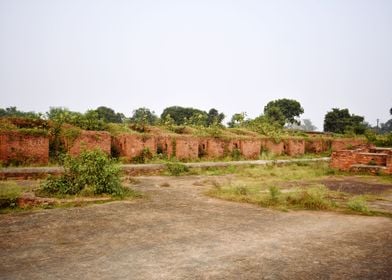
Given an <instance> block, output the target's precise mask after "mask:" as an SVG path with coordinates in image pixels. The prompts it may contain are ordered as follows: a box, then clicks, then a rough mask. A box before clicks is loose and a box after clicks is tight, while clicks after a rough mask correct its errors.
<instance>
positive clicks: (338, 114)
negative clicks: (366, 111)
mask: <svg viewBox="0 0 392 280" xmlns="http://www.w3.org/2000/svg"><path fill="white" fill-rule="evenodd" d="M324 131H325V132H334V133H342V134H343V133H354V134H364V133H365V131H366V124H365V123H364V117H361V116H357V115H354V114H351V115H350V112H349V110H348V109H338V108H333V109H332V111H330V112H327V114H326V115H325V117H324Z"/></svg>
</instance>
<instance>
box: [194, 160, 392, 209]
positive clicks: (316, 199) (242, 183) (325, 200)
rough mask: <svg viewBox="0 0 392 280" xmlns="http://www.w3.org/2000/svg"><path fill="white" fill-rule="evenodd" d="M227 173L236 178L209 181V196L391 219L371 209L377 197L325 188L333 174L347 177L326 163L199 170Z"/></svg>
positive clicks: (210, 172)
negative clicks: (327, 180)
mask: <svg viewBox="0 0 392 280" xmlns="http://www.w3.org/2000/svg"><path fill="white" fill-rule="evenodd" d="M191 172H192V171H191ZM228 173H230V174H235V177H234V178H231V179H230V180H222V181H217V180H214V179H211V180H209V181H208V182H209V184H211V185H212V188H211V189H209V190H208V191H207V195H209V196H213V197H216V198H221V199H225V200H230V201H237V202H245V203H252V204H256V205H260V206H262V207H270V208H275V209H280V210H288V209H310V210H328V211H340V212H348V213H353V212H355V213H360V214H365V215H386V216H392V215H391V214H388V213H385V212H381V211H379V210H370V208H369V206H368V201H369V200H370V201H371V200H374V199H375V198H376V197H375V196H374V195H366V196H363V195H359V196H358V195H354V194H351V193H346V192H343V191H335V190H331V189H329V188H328V187H326V185H324V184H323V183H322V182H323V180H325V179H326V178H329V176H330V175H334V178H338V177H339V176H342V177H343V176H344V175H345V173H341V172H339V173H337V172H336V171H334V170H332V169H330V168H329V167H328V164H327V163H323V162H316V163H294V164H288V165H284V166H277V165H267V166H254V167H244V166H237V167H235V168H234V167H230V172H229V170H226V169H220V170H218V169H215V170H212V169H210V170H206V171H201V170H199V174H206V175H207V174H208V175H223V174H228ZM337 176H338V177H337ZM361 178H362V180H365V179H366V177H363V176H362V177H361ZM372 180H374V177H372ZM379 180H380V182H382V181H384V180H387V182H388V183H391V182H392V181H391V179H390V178H389V177H387V176H384V177H380V178H379Z"/></svg>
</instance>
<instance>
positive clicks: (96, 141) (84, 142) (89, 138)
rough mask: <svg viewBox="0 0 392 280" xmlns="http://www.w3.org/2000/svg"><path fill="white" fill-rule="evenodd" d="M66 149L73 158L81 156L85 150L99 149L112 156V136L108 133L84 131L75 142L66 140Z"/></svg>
mask: <svg viewBox="0 0 392 280" xmlns="http://www.w3.org/2000/svg"><path fill="white" fill-rule="evenodd" d="M64 143H65V148H66V150H67V152H68V154H70V155H72V156H77V155H79V154H80V153H81V152H82V151H84V150H94V149H99V150H101V151H103V152H105V153H107V154H110V146H111V136H110V134H109V133H108V132H106V131H86V130H82V132H81V133H80V135H79V136H78V137H77V138H76V139H74V140H73V141H71V140H67V139H64Z"/></svg>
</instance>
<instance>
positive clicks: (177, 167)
mask: <svg viewBox="0 0 392 280" xmlns="http://www.w3.org/2000/svg"><path fill="white" fill-rule="evenodd" d="M166 168H167V170H168V171H169V174H170V175H172V176H180V175H181V174H184V173H187V172H188V171H189V168H188V166H186V165H185V164H182V163H178V162H176V163H175V162H168V163H166Z"/></svg>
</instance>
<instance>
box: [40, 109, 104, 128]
mask: <svg viewBox="0 0 392 280" xmlns="http://www.w3.org/2000/svg"><path fill="white" fill-rule="evenodd" d="M46 114H47V117H48V119H49V120H51V121H53V123H54V126H55V127H61V125H63V124H65V123H67V124H71V125H74V126H77V127H79V128H82V129H85V130H104V129H105V128H106V125H105V122H104V120H103V119H100V117H99V113H98V112H97V111H96V110H88V111H86V113H84V114H82V113H79V112H73V111H70V110H68V109H67V108H62V107H51V108H50V109H49V112H47V113H46Z"/></svg>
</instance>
